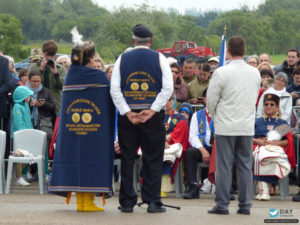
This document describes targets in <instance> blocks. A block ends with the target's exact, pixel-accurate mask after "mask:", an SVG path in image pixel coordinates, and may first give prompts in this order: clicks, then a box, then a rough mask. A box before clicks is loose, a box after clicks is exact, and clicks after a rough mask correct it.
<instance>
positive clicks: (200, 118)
mask: <svg viewBox="0 0 300 225" xmlns="http://www.w3.org/2000/svg"><path fill="white" fill-rule="evenodd" d="M206 91H207V89H206V90H204V92H203V103H204V104H205V105H206ZM213 136H214V124H213V121H212V119H211V118H210V117H209V114H208V111H207V108H206V107H205V108H204V109H202V110H200V111H197V112H195V113H194V114H193V116H192V120H191V124H190V132H189V142H190V144H191V146H192V147H191V148H189V149H188V150H187V152H186V160H185V175H186V180H187V183H188V191H187V192H186V193H184V195H183V198H184V199H193V198H199V184H198V183H197V166H198V162H205V163H207V164H209V161H210V155H211V149H212V142H213Z"/></svg>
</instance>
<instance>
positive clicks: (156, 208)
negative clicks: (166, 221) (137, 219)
mask: <svg viewBox="0 0 300 225" xmlns="http://www.w3.org/2000/svg"><path fill="white" fill-rule="evenodd" d="M147 212H148V213H163V212H166V208H165V207H163V206H162V205H160V204H158V203H155V202H150V203H149V205H148V208H147Z"/></svg>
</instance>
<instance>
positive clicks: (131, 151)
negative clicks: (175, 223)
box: [110, 24, 173, 213]
mask: <svg viewBox="0 0 300 225" xmlns="http://www.w3.org/2000/svg"><path fill="white" fill-rule="evenodd" d="M132 31H133V36H132V42H133V44H134V46H135V47H134V48H133V49H131V50H128V51H127V52H126V53H124V54H122V55H121V56H120V57H119V58H118V60H117V61H116V63H115V67H114V69H113V73H112V78H111V90H110V93H111V96H112V99H113V102H114V104H115V106H116V107H117V109H118V110H119V118H118V137H119V144H120V150H121V188H120V195H119V202H120V205H121V207H120V210H121V211H122V212H133V207H134V205H135V204H136V202H137V194H136V192H135V191H134V189H133V185H132V184H133V165H134V161H135V159H136V157H137V150H138V148H139V147H141V149H142V153H143V157H142V160H143V186H142V190H141V196H142V201H143V202H144V203H148V208H147V212H149V213H157V212H165V211H166V209H165V208H164V207H162V202H161V197H160V190H161V173H162V165H163V154H164V147H165V134H166V131H165V126H164V114H165V113H164V110H163V109H164V107H165V105H166V103H167V101H168V99H169V98H170V97H171V95H172V93H173V78H172V74H171V69H170V66H169V63H168V61H167V59H166V58H165V57H164V56H163V55H162V54H160V53H158V52H156V51H153V50H151V49H150V46H151V44H152V37H153V34H152V32H151V31H150V30H149V28H147V27H146V26H144V25H142V24H138V25H136V26H135V27H134V28H133V30H132Z"/></svg>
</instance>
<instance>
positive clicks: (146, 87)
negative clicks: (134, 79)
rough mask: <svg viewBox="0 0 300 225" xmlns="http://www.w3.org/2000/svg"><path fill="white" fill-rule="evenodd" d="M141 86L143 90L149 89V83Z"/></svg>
mask: <svg viewBox="0 0 300 225" xmlns="http://www.w3.org/2000/svg"><path fill="white" fill-rule="evenodd" d="M141 88H142V90H143V91H147V90H148V89H149V85H148V84H147V83H142V84H141Z"/></svg>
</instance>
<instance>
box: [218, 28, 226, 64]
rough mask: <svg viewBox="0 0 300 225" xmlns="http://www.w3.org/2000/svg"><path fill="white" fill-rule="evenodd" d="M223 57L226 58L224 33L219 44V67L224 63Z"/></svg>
mask: <svg viewBox="0 0 300 225" xmlns="http://www.w3.org/2000/svg"><path fill="white" fill-rule="evenodd" d="M225 59H226V35H225V34H224V35H222V45H221V51H220V59H219V67H221V66H224V65H225Z"/></svg>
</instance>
